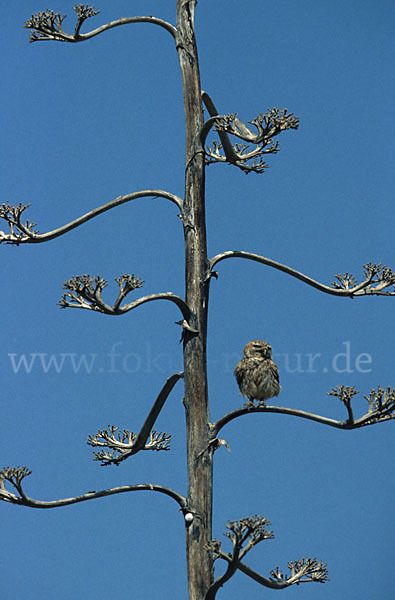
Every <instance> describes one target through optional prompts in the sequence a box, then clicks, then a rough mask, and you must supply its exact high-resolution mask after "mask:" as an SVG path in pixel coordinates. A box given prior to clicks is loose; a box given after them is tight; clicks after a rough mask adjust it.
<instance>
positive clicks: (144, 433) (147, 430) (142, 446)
mask: <svg viewBox="0 0 395 600" xmlns="http://www.w3.org/2000/svg"><path fill="white" fill-rule="evenodd" d="M183 376H184V373H182V372H179V373H174V374H173V375H171V376H170V377H168V379H166V383H165V384H164V386H163V387H162V389H161V391H160V392H159V395H158V397H157V398H156V400H155V402H154V404H153V406H152V408H151V410H150V412H149V413H148V416H147V418H146V419H145V421H144V423H143V426H142V427H141V429H140V432H139V433H138V434H137V435H134V434H133V432H130V431H128V430H123V432H122V433H123V434H125V437H127V439H128V443H124V442H123V441H121V439H123V437H122V438H119V439H118V440H117V439H116V438H115V431H117V430H118V427H113V426H110V425H109V426H108V432H107V431H106V430H105V431H102V430H99V431H98V433H97V434H95V435H89V436H88V438H87V443H88V444H89V446H104V447H106V448H109V449H112V451H111V452H110V453H109V452H108V451H107V450H106V451H100V452H95V453H94V454H95V458H94V459H93V460H100V461H101V464H102V465H103V466H106V465H111V464H114V465H119V464H120V463H121V462H122V461H124V460H126V459H127V458H129V457H130V456H133V455H134V454H137V452H139V451H140V450H168V449H169V447H168V443H169V441H170V438H171V436H170V435H169V434H166V433H165V434H161V433H160V434H157V432H156V431H151V430H152V427H153V426H154V424H155V421H156V419H157V418H158V415H159V413H160V411H161V410H162V408H163V405H164V403H165V402H166V400H167V398H168V396H169V394H170V392H171V391H172V389H173V387H174V386H175V384H176V383H177V381H178V380H179V379H181V378H182V377H183ZM149 436H150V437H151V441H150V443H149V444H148V445H147V440H148V437H149ZM152 437H153V441H152ZM115 452H117V453H118V454H117V455H115V456H114V453H115Z"/></svg>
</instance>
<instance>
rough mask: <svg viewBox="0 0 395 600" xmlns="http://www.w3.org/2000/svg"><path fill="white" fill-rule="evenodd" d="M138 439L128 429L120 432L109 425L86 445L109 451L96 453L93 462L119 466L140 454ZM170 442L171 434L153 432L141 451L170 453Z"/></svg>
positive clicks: (89, 439)
mask: <svg viewBox="0 0 395 600" xmlns="http://www.w3.org/2000/svg"><path fill="white" fill-rule="evenodd" d="M137 437H138V435H137V434H135V433H133V431H129V430H128V429H122V430H120V431H119V427H115V426H114V425H108V428H107V429H103V430H102V429H99V431H98V432H97V433H95V434H94V435H88V437H87V442H86V443H87V444H88V445H89V446H94V447H97V446H101V447H104V448H107V449H108V450H99V451H98V452H94V456H95V458H94V459H93V460H99V461H100V462H101V465H102V466H107V465H111V464H114V465H119V463H120V462H122V461H123V460H125V459H126V458H128V457H129V456H132V455H133V454H136V452H138V450H136V449H135V445H136V441H137ZM170 440H171V435H170V434H169V433H166V432H164V433H162V432H157V431H155V430H152V431H151V433H150V435H149V438H148V440H147V441H146V443H145V445H144V446H143V447H142V448H139V449H140V450H156V451H158V452H159V451H160V450H164V451H168V450H170Z"/></svg>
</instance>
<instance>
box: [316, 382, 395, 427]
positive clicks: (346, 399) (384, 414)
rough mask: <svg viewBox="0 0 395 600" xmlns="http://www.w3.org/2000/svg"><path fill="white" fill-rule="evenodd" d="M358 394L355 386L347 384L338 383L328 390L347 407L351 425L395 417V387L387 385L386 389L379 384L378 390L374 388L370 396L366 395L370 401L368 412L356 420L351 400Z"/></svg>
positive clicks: (370, 423) (372, 422) (378, 421)
mask: <svg viewBox="0 0 395 600" xmlns="http://www.w3.org/2000/svg"><path fill="white" fill-rule="evenodd" d="M357 394H358V390H356V389H355V387H354V386H351V387H349V386H345V385H341V386H339V385H338V386H336V387H334V388H332V390H331V391H330V392H328V396H336V397H337V398H339V400H341V402H343V404H344V405H345V407H346V408H347V411H348V417H349V418H348V424H349V425H355V426H358V427H361V426H365V425H372V424H374V423H380V422H382V421H388V420H389V419H394V418H395V388H390V387H387V388H385V389H384V388H383V387H381V386H378V388H377V390H375V389H372V391H371V392H370V394H369V395H368V396H366V395H365V396H364V398H365V399H366V400H367V401H368V403H369V410H368V412H367V413H366V414H365V415H363V416H362V417H360V418H359V419H356V420H354V416H353V412H352V408H351V400H352V399H353V397H354V396H356V395H357Z"/></svg>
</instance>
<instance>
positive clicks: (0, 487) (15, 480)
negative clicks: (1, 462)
mask: <svg viewBox="0 0 395 600" xmlns="http://www.w3.org/2000/svg"><path fill="white" fill-rule="evenodd" d="M29 475H31V471H30V470H29V469H28V468H27V467H3V468H2V469H0V500H5V501H8V502H9V501H10V500H11V498H12V497H13V498H15V496H14V495H13V494H11V493H10V492H8V491H7V490H6V489H5V486H4V481H8V482H9V483H11V485H13V487H14V488H15V489H16V490H17V491H18V492H19V494H20V495H21V496H22V497H24V496H25V494H24V493H23V490H22V481H23V479H24V478H25V477H28V476H29Z"/></svg>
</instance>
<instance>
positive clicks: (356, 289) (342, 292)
mask: <svg viewBox="0 0 395 600" xmlns="http://www.w3.org/2000/svg"><path fill="white" fill-rule="evenodd" d="M228 258H245V259H247V260H252V261H254V262H259V263H262V264H264V265H267V266H268V267H273V268H274V269H277V270H279V271H283V272H284V273H287V274H288V275H291V276H292V277H296V279H299V280H300V281H303V283H307V284H308V285H310V286H311V287H314V288H316V289H317V290H319V291H320V292H324V293H326V294H331V295H332V296H343V297H348V298H353V297H354V296H365V295H382V296H394V295H395V292H383V291H381V290H382V288H383V287H386V286H388V285H392V283H393V281H391V280H389V281H388V283H385V284H380V283H379V285H378V286H377V289H376V288H374V287H371V283H372V280H373V276H372V275H368V276H367V277H366V279H365V280H364V281H362V282H361V283H359V284H358V285H354V286H353V287H350V288H348V289H337V288H333V287H331V286H328V285H324V284H323V283H319V282H318V281H315V279H312V278H311V277H308V276H307V275H304V274H303V273H300V272H299V271H297V270H296V269H292V268H291V267H288V266H287V265H283V264H281V263H279V262H277V261H275V260H272V259H271V258H266V257H264V256H260V255H259V254H253V253H252V252H245V251H243V250H228V251H226V252H221V254H217V255H216V256H214V257H213V258H212V259H211V260H210V261H209V265H210V269H209V273H208V275H207V277H210V276H211V274H212V270H213V268H214V266H215V265H216V264H218V263H219V262H221V261H223V260H226V259H228ZM375 282H376V281H375Z"/></svg>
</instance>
